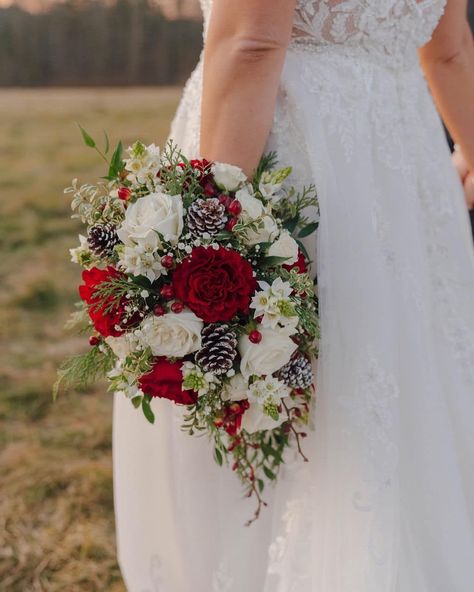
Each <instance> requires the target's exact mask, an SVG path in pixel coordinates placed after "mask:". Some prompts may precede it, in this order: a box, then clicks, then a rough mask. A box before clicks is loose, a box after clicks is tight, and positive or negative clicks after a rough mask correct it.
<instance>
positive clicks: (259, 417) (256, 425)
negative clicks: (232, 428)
mask: <svg viewBox="0 0 474 592" xmlns="http://www.w3.org/2000/svg"><path fill="white" fill-rule="evenodd" d="M285 419H286V415H285V414H284V413H280V415H279V417H278V419H277V420H274V419H273V418H271V417H270V416H269V415H267V414H266V413H264V412H263V408H262V406H261V405H259V404H258V403H252V402H251V403H250V406H249V408H248V409H246V410H245V413H244V414H243V415H242V424H241V425H242V429H243V430H246V431H247V432H248V433H249V434H252V433H254V432H258V431H260V430H273V429H274V428H277V427H278V426H279V425H281V424H282V423H283V422H284V421H285Z"/></svg>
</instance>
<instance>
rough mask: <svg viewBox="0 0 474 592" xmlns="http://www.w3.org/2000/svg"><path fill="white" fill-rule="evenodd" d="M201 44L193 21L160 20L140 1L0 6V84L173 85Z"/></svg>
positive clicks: (156, 9)
mask: <svg viewBox="0 0 474 592" xmlns="http://www.w3.org/2000/svg"><path fill="white" fill-rule="evenodd" d="M201 46H202V23H201V22H199V21H197V20H186V19H176V20H167V19H166V18H165V17H164V16H163V13H162V12H161V10H160V9H159V7H157V6H156V5H152V4H150V3H149V2H148V0H116V1H115V2H114V3H104V2H97V1H94V0H67V1H66V2H65V3H59V4H56V5H54V6H53V7H52V8H51V9H49V10H48V11H45V12H40V13H30V12H27V11H25V10H23V9H21V8H19V7H16V6H11V7H9V8H3V9H0V86H3V87H5V86H49V85H58V86H88V85H98V86H102V85H103V86H110V85H160V84H181V83H183V82H184V81H185V79H186V77H187V76H188V75H189V73H190V71H191V70H192V68H193V66H194V64H195V62H196V60H197V57H198V55H199V52H200V50H201Z"/></svg>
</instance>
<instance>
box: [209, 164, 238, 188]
mask: <svg viewBox="0 0 474 592" xmlns="http://www.w3.org/2000/svg"><path fill="white" fill-rule="evenodd" d="M211 172H212V174H213V175H214V180H215V182H216V183H217V184H218V185H219V187H221V188H222V189H225V190H226V191H235V190H236V189H237V188H238V187H239V186H240V185H242V183H245V181H247V177H246V176H245V173H244V172H243V170H242V169H240V168H239V167H236V166H234V165H232V164H225V163H222V162H215V163H214V164H213V165H212V167H211Z"/></svg>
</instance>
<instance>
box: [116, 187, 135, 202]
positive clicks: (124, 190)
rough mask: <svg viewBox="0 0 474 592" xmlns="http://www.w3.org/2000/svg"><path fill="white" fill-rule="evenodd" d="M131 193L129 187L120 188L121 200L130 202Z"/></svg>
mask: <svg viewBox="0 0 474 592" xmlns="http://www.w3.org/2000/svg"><path fill="white" fill-rule="evenodd" d="M131 193H132V192H131V191H130V189H129V188H128V187H120V189H119V190H118V196H119V199H123V201H128V200H129V199H130V195H131Z"/></svg>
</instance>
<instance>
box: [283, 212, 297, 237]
mask: <svg viewBox="0 0 474 592" xmlns="http://www.w3.org/2000/svg"><path fill="white" fill-rule="evenodd" d="M299 219H300V217H299V216H294V217H293V218H290V219H289V220H287V221H286V222H285V223H284V224H283V227H284V228H286V230H288V232H289V233H290V234H291V233H292V232H294V231H295V229H296V226H297V225H298V221H299Z"/></svg>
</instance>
